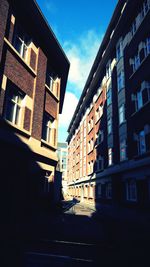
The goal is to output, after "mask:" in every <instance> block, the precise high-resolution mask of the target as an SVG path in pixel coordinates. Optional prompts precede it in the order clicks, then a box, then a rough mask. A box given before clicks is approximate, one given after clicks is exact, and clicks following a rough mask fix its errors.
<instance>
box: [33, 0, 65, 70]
mask: <svg viewBox="0 0 150 267" xmlns="http://www.w3.org/2000/svg"><path fill="white" fill-rule="evenodd" d="M33 2H34V3H35V5H36V7H37V9H38V11H39V12H40V14H41V16H42V18H43V20H44V21H45V23H46V25H47V27H48V29H49V31H51V33H52V35H53V37H54V39H55V41H56V42H57V44H58V46H59V48H60V50H61V51H62V53H63V55H64V57H65V58H66V60H67V62H68V63H69V65H70V62H69V59H68V58H67V56H66V54H65V52H64V50H63V48H62V46H61V45H60V43H59V42H58V39H57V37H56V35H55V33H54V31H53V30H52V28H51V27H50V25H49V23H48V21H47V19H46V17H45V16H44V14H43V12H42V10H41V8H40V7H39V5H38V3H37V1H36V0H33Z"/></svg>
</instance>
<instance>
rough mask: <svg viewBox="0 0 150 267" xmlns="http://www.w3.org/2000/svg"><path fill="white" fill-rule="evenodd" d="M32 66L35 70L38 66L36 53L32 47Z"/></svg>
mask: <svg viewBox="0 0 150 267" xmlns="http://www.w3.org/2000/svg"><path fill="white" fill-rule="evenodd" d="M30 66H31V68H32V69H33V70H35V67H36V53H35V52H34V51H33V49H32V48H31V53H30Z"/></svg>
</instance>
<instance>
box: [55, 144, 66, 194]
mask: <svg viewBox="0 0 150 267" xmlns="http://www.w3.org/2000/svg"><path fill="white" fill-rule="evenodd" d="M57 153H58V170H59V171H60V172H61V173H62V194H63V197H64V198H65V197H66V196H67V156H68V144H67V142H58V149H57Z"/></svg>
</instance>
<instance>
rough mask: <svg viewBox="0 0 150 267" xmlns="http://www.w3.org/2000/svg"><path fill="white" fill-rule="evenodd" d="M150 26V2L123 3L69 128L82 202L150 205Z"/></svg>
mask: <svg viewBox="0 0 150 267" xmlns="http://www.w3.org/2000/svg"><path fill="white" fill-rule="evenodd" d="M130 10H132V12H130ZM149 22H150V1H130V0H129V1H118V4H117V6H116V9H115V11H114V13H113V16H112V19H111V21H110V23H109V26H108V28H107V31H106V34H105V36H104V39H103V41H102V44H101V46H100V48H99V50H98V53H97V56H96V58H95V61H94V64H93V66H92V68H91V71H90V73H89V76H88V78H87V81H86V84H85V86H84V89H83V93H82V95H81V98H80V100H79V103H78V106H77V108H76V111H75V113H74V115H73V118H72V120H71V123H70V126H69V128H68V133H69V134H68V138H67V141H68V146H69V150H68V151H69V156H68V185H69V192H70V195H72V196H75V197H77V198H79V199H80V200H82V201H85V202H88V203H89V202H91V203H93V204H103V203H105V204H114V203H115V204H121V205H123V206H128V205H129V206H130V207H131V206H133V207H141V206H142V207H147V206H149V202H150V191H149V184H150V168H149V163H150V120H149V116H148V114H149V112H150V79H149V75H150V68H149V66H150V63H149V60H150V30H149V26H148V25H149ZM78 132H80V133H81V134H80V137H79V138H77V136H78ZM76 139H78V142H79V144H80V145H79V147H78V146H77V141H76ZM77 154H79V155H80V156H79V157H80V170H81V171H80V175H79V176H78V175H77V176H76V175H75V170H76V168H77V169H78V167H77V166H78V165H77V164H76V159H77ZM84 164H85V165H84ZM85 166H86V168H85Z"/></svg>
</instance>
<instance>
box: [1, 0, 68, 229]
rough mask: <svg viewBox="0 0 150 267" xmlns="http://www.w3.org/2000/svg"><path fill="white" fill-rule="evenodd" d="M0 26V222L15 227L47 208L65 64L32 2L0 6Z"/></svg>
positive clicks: (3, 2)
mask: <svg viewBox="0 0 150 267" xmlns="http://www.w3.org/2000/svg"><path fill="white" fill-rule="evenodd" d="M0 22H1V23H0V84H1V89H0V124H1V127H0V153H1V159H0V172H1V173H0V176H1V190H0V195H1V203H4V205H3V207H2V209H1V217H2V218H3V220H4V225H7V224H8V222H9V224H11V223H12V222H13V223H14V225H15V222H17V225H18V224H19V223H20V221H22V222H24V220H27V218H28V216H27V215H29V214H33V212H35V211H37V210H38V209H39V208H40V207H41V206H42V207H45V206H44V205H47V204H48V203H51V202H53V198H54V190H53V184H54V181H55V170H56V165H57V154H56V150H57V135H58V116H59V113H61V112H62V106H63V101H64V94H65V88H66V82H67V77H68V71H69V62H68V59H67V57H66V55H65V54H64V51H63V50H62V48H61V46H60V44H59V42H58V40H57V39H56V37H55V35H54V33H53V32H52V30H51V28H50V27H49V25H48V24H47V22H46V20H45V18H44V16H43V14H42V12H41V10H40V9H39V7H38V5H37V3H36V1H34V0H22V1H17V0H8V1H7V0H1V1H0ZM47 201H48V202H47Z"/></svg>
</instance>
